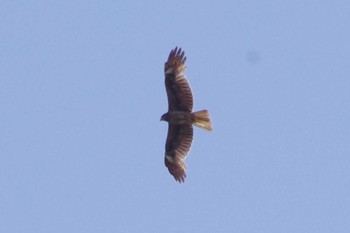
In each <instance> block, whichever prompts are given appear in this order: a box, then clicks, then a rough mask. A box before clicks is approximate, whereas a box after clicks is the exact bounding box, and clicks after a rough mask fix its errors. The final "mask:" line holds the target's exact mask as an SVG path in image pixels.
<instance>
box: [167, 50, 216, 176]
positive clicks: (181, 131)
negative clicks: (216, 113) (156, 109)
mask: <svg viewBox="0 0 350 233" xmlns="http://www.w3.org/2000/svg"><path fill="white" fill-rule="evenodd" d="M185 61H186V57H185V53H184V52H183V51H181V48H180V49H178V48H177V47H176V48H175V49H173V50H172V51H171V52H170V54H169V57H168V61H167V62H166V63H165V67H164V73H165V87H166V91H167V95H168V106H169V108H168V112H167V113H165V114H164V115H163V116H162V118H161V120H164V121H167V122H168V123H169V128H168V136H167V140H166V145H165V159H164V162H165V165H166V166H167V167H168V169H169V172H170V173H171V174H172V175H173V176H174V178H175V179H176V180H177V181H179V182H184V181H185V177H186V165H185V163H184V159H185V157H186V155H187V154H188V151H189V149H190V147H191V144H192V139H193V127H192V125H195V126H198V127H200V128H203V129H205V130H208V131H211V130H212V126H211V122H210V117H209V112H208V111H207V110H201V111H198V112H192V108H193V97H192V92H191V88H190V86H189V84H188V82H187V79H186V77H185V76H184V74H183V72H184V71H185V69H186V66H185Z"/></svg>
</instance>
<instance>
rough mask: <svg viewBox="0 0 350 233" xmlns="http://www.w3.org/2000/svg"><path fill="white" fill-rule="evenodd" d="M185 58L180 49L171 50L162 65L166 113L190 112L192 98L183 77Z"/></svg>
mask: <svg viewBox="0 0 350 233" xmlns="http://www.w3.org/2000/svg"><path fill="white" fill-rule="evenodd" d="M185 62H186V56H185V52H184V51H182V50H181V48H179V49H178V48H177V47H176V48H175V49H173V50H171V52H170V54H169V57H168V61H167V62H166V63H165V65H164V73H165V87H166V92H167V95H168V106H169V110H168V111H184V112H192V108H193V97H192V92H191V88H190V86H189V84H188V82H187V80H186V77H185V76H184V74H183V72H184V71H185V70H186V65H185Z"/></svg>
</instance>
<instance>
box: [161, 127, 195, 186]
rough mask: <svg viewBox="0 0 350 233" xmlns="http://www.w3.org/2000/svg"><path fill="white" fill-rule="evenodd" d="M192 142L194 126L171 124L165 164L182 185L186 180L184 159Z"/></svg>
mask: <svg viewBox="0 0 350 233" xmlns="http://www.w3.org/2000/svg"><path fill="white" fill-rule="evenodd" d="M192 140H193V127H192V125H173V124H169V128H168V136H167V140H166V145H165V158H164V162H165V166H167V168H168V169H169V172H170V174H172V175H173V176H174V178H175V180H177V181H179V182H180V183H181V182H184V181H185V178H186V165H185V162H184V159H185V157H186V155H187V154H188V151H189V150H190V147H191V144H192Z"/></svg>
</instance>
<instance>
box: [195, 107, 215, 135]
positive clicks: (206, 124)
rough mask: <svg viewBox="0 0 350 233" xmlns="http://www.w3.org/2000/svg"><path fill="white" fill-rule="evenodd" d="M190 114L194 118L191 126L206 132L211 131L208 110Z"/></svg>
mask: <svg viewBox="0 0 350 233" xmlns="http://www.w3.org/2000/svg"><path fill="white" fill-rule="evenodd" d="M192 114H193V116H194V121H193V125H195V126H197V127H199V128H202V129H205V130H208V131H212V130H213V128H212V126H211V122H210V117H209V112H208V110H201V111H198V112H194V113H192Z"/></svg>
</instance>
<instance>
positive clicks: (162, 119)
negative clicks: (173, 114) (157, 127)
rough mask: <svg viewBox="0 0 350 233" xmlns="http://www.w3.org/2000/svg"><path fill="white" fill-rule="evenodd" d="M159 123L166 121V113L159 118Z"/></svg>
mask: <svg viewBox="0 0 350 233" xmlns="http://www.w3.org/2000/svg"><path fill="white" fill-rule="evenodd" d="M160 120H161V121H168V113H164V114H163V116H162V117H161V118H160Z"/></svg>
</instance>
